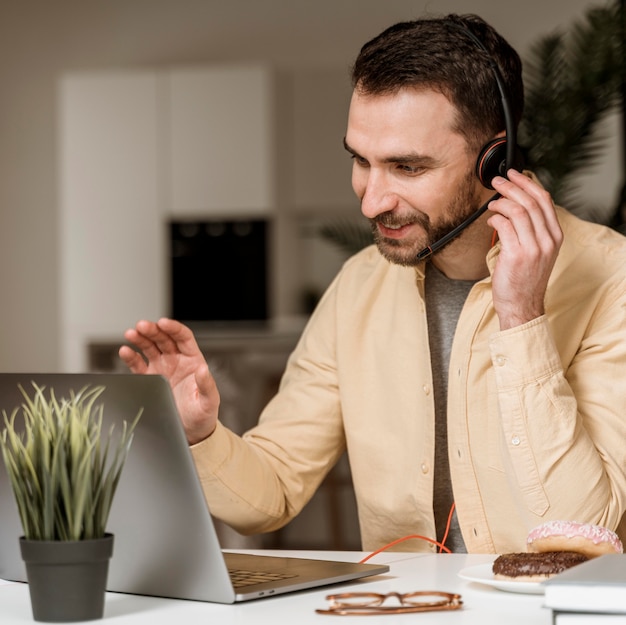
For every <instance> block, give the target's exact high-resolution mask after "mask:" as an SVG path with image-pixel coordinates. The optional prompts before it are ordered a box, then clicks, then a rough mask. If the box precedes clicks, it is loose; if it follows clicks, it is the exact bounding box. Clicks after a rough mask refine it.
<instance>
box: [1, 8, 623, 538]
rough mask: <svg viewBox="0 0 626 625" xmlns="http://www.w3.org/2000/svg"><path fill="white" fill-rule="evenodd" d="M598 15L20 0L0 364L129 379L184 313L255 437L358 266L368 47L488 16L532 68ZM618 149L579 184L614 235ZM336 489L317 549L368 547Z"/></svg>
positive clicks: (6, 107)
mask: <svg viewBox="0 0 626 625" xmlns="http://www.w3.org/2000/svg"><path fill="white" fill-rule="evenodd" d="M596 6H600V7H602V6H607V3H597V2H590V1H586V0H550V1H549V2H545V0H526V1H525V2H523V3H521V2H517V3H513V2H501V1H496V0H473V1H472V2H468V1H467V0H428V1H426V0H411V1H409V0H385V1H384V2H381V1H380V0H319V1H317V2H312V1H307V0H93V1H91V2H85V1H84V0H55V1H54V2H49V1H48V0H21V1H20V2H7V1H6V0H5V1H4V2H2V6H1V8H0V84H1V85H2V92H1V94H0V215H1V227H0V284H1V285H2V293H3V294H2V297H1V298H0V370H3V371H32V370H38V371H82V370H116V369H117V368H118V367H119V363H118V362H117V358H116V352H117V347H118V346H119V344H120V341H121V340H122V333H123V331H124V330H125V329H126V328H127V327H129V326H132V325H134V323H135V322H136V321H137V320H138V319H139V318H152V319H154V318H157V317H159V316H162V315H173V316H176V317H177V318H179V319H183V320H186V321H189V322H190V323H191V325H192V326H193V327H194V329H196V330H197V332H198V336H199V338H200V343H201V345H202V347H203V349H204V350H205V352H206V354H207V358H208V359H209V360H210V362H211V364H212V366H213V367H214V369H215V371H216V374H217V376H218V377H219V378H220V380H221V383H222V387H221V388H222V394H223V395H224V398H225V401H224V414H223V418H224V420H225V421H226V422H227V423H228V424H230V425H231V426H232V427H234V428H235V429H244V428H245V427H248V426H249V425H251V424H252V423H253V422H254V421H255V420H256V417H257V415H258V410H259V407H260V406H261V405H262V404H263V403H264V401H265V400H266V399H267V398H268V397H269V395H271V393H272V392H273V391H274V389H275V386H276V383H277V379H278V376H279V375H280V372H281V371H282V367H283V366H284V362H285V360H286V357H287V355H288V353H289V351H290V350H291V349H292V347H293V345H294V344H295V341H296V340H297V337H298V334H299V332H300V330H301V328H302V326H303V324H304V323H305V321H306V318H307V315H308V313H309V312H310V310H311V307H312V306H313V305H314V303H315V301H316V299H317V298H318V297H319V294H320V293H321V292H322V291H323V290H324V288H325V287H326V286H327V285H328V283H329V282H330V280H331V279H332V277H333V276H334V274H335V272H336V271H337V270H338V268H339V267H340V265H341V263H342V262H343V260H344V259H345V257H346V252H344V251H342V250H341V249H340V248H339V247H338V246H337V245H335V244H333V242H332V241H330V240H329V239H328V237H324V236H322V235H321V234H320V231H321V230H323V227H324V226H325V225H327V224H328V223H333V222H334V220H336V219H337V218H341V219H345V220H346V221H347V222H353V221H354V222H355V223H358V219H359V208H358V203H357V202H356V200H355V198H354V197H353V194H352V190H351V187H350V159H349V157H348V155H347V154H346V153H345V152H344V150H343V147H342V139H343V136H344V130H345V122H346V117H347V108H348V102H349V98H350V85H349V69H350V66H351V63H352V61H353V59H354V58H355V55H356V53H357V52H358V50H359V48H360V46H361V45H362V44H363V43H364V42H365V41H366V40H368V39H369V38H371V37H373V36H374V35H376V34H377V33H378V32H380V31H381V30H382V29H384V28H385V27H387V26H389V25H391V24H392V23H394V22H397V21H400V20H406V19H412V18H415V17H419V16H422V15H425V14H441V13H448V12H460V13H465V12H474V13H478V14H479V15H481V16H482V17H483V18H485V19H486V20H487V21H488V22H490V23H491V24H493V25H494V26H495V27H496V28H497V29H498V30H499V31H500V32H501V33H502V34H503V35H504V36H505V37H506V38H507V39H508V40H509V42H510V43H511V44H512V45H513V46H514V47H515V48H516V49H517V50H518V51H519V52H520V54H521V56H522V58H523V59H524V58H526V57H527V56H528V55H530V54H531V50H532V47H533V44H534V43H535V42H536V41H537V40H538V39H540V38H542V37H545V36H547V35H550V34H551V33H554V32H563V31H568V29H569V28H570V27H571V25H572V24H573V23H574V22H575V21H576V20H579V19H581V18H582V17H583V16H584V15H585V14H586V12H587V11H589V10H590V9H592V8H593V7H596ZM547 91H550V89H549V88H548V89H547ZM557 104H558V103H557ZM601 133H602V136H603V137H604V141H603V143H602V146H601V149H599V150H598V151H597V152H598V153H597V154H596V159H595V161H594V165H593V167H592V168H591V169H590V170H589V171H586V172H585V173H584V174H577V175H576V182H577V183H578V184H577V193H578V203H579V204H580V205H587V206H589V207H590V209H589V213H588V214H589V215H590V216H591V217H593V218H595V219H597V220H599V221H608V220H609V219H610V218H611V211H613V210H614V209H615V207H616V206H617V204H618V202H619V194H620V192H621V189H622V185H623V184H624V155H623V145H622V137H623V126H622V120H621V115H620V112H619V110H617V109H615V110H610V111H608V113H607V114H606V115H605V116H604V117H603V119H602V121H601ZM209 243H210V244H209ZM242 388H243V389H245V392H242ZM244 395H245V397H244ZM333 479H334V478H333ZM337 480H338V484H339V486H338V487H337V488H341V487H342V485H345V484H346V483H347V479H346V475H345V473H344V474H340V475H339V476H338V477H337ZM333 488H334V486H333ZM331 490H332V489H331ZM329 493H330V494H328V493H327V494H326V495H324V496H325V497H327V503H328V501H330V500H331V499H332V498H333V497H334V498H335V503H334V504H333V506H334V507H332V506H331V511H330V512H328V511H326V512H324V514H325V515H326V516H325V517H324V518H325V520H324V521H323V522H321V523H319V524H318V525H319V526H320V527H321V528H322V533H323V538H321V539H319V540H318V539H312V540H310V541H308V543H307V545H308V546H310V545H313V546H316V545H322V546H324V545H328V544H329V542H328V540H327V539H328V536H330V535H332V536H334V538H333V539H332V545H334V546H351V545H354V541H353V542H352V543H351V542H350V540H352V539H354V538H356V536H355V531H356V530H355V528H354V525H353V524H348V525H347V526H343V527H342V523H344V521H343V520H342V519H344V518H345V516H346V515H345V514H344V515H343V516H341V514H339V513H338V506H339V507H340V506H341V504H337V501H344V502H345V501H346V499H345V498H343V499H342V496H341V493H340V492H339V491H338V490H337V489H335V490H334V491H332V492H330V491H329ZM337 498H338V499H337ZM348 504H349V502H348ZM348 504H346V505H348ZM351 510H352V509H350V511H349V512H348V513H346V514H347V516H348V517H350V515H352V516H353V513H352V511H351ZM344 525H345V524H344ZM329 528H330V529H329ZM307 531H310V530H306V531H305V534H306V532H307ZM281 540H282V541H283V542H282V543H280V541H281ZM285 540H286V539H285V536H284V535H283V537H282V538H276V539H275V541H276V542H275V544H277V545H278V544H286V545H287V546H293V544H294V543H293V542H291V543H290V542H284V541H285ZM304 542H306V541H304ZM296 544H298V545H300V544H302V534H300V542H298V543H296Z"/></svg>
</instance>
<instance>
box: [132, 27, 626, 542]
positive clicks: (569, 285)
mask: <svg viewBox="0 0 626 625" xmlns="http://www.w3.org/2000/svg"><path fill="white" fill-rule="evenodd" d="M467 31H469V35H468V32H467ZM474 38H476V39H477V41H478V42H479V43H478V44H477V43H476V41H475V40H474ZM483 46H484V48H485V50H483ZM494 62H495V64H496V65H497V71H498V74H497V75H498V76H500V77H501V80H502V81H503V82H504V83H505V86H506V88H507V91H508V94H509V97H510V98H511V102H510V107H511V109H512V111H513V112H512V116H513V120H514V123H515V124H517V123H518V122H519V118H520V117H521V112H522V107H523V87H522V81H521V63H520V61H519V57H518V56H517V54H516V53H515V52H514V51H513V50H512V49H511V48H510V46H509V45H508V44H507V43H506V42H505V41H504V40H503V39H502V38H501V37H500V36H499V35H498V34H497V33H496V32H495V31H494V30H493V29H492V28H491V27H489V26H488V25H487V24H486V23H484V22H483V21H482V20H481V19H480V18H478V17H476V16H464V17H459V16H454V15H450V16H447V17H444V18H433V19H426V20H417V21H415V22H408V23H403V24H398V25H396V26H393V27H391V28H389V29H387V30H386V31H385V32H383V33H381V35H379V36H378V37H376V38H374V39H373V40H372V41H370V42H369V43H367V44H366V45H365V46H364V47H363V48H362V50H361V52H360V54H359V56H358V58H357V60H356V63H355V66H354V70H353V84H354V92H353V97H352V101H351V104H350V111H349V119H348V127H347V133H346V136H345V140H344V142H345V147H346V149H347V150H348V152H349V153H350V154H351V155H352V158H353V160H354V165H353V175H352V184H353V188H354V191H355V193H356V194H357V196H358V197H359V199H360V201H361V209H362V212H363V214H364V215H365V216H366V217H367V218H368V219H369V220H370V222H371V224H372V229H373V232H374V238H375V242H376V246H371V247H369V248H367V249H365V250H363V251H362V252H360V253H359V254H357V255H355V256H354V257H353V258H351V259H350V260H349V261H348V262H347V263H346V264H345V266H344V267H343V269H342V270H341V272H340V273H339V275H338V276H337V277H336V279H335V280H334V282H333V283H332V285H331V286H330V287H329V289H328V290H327V292H326V293H325V295H324V297H323V298H322V300H321V301H320V303H319V305H318V307H317V309H316V310H315V312H314V313H313V315H312V316H311V319H310V321H309V323H308V325H307V327H306V329H305V331H304V333H303V335H302V337H301V340H300V341H299V343H298V345H297V347H296V349H295V351H294V352H293V354H292V355H291V357H290V359H289V362H288V365H287V369H286V371H285V374H284V376H283V379H282V381H281V386H280V390H279V392H278V394H277V395H276V397H274V398H273V399H272V401H271V402H270V403H269V405H268V406H267V407H266V409H265V410H264V412H263V414H262V415H261V418H260V422H259V425H258V426H257V427H256V428H254V429H253V430H252V431H250V432H248V433H246V434H245V435H244V436H243V437H238V436H236V435H234V434H233V433H232V432H230V431H228V430H227V429H226V428H225V427H224V426H222V425H221V424H220V423H219V421H218V408H219V393H218V390H217V388H216V385H215V382H214V380H213V378H212V376H211V373H210V372H209V370H208V367H207V365H206V362H205V360H204V358H203V356H202V354H201V353H200V351H199V349H198V347H197V344H196V342H195V339H194V338H193V335H192V333H191V331H190V330H189V329H188V328H186V327H185V326H183V325H181V324H179V323H178V322H176V321H173V320H170V319H163V320H160V321H159V322H158V323H153V322H148V321H140V322H139V323H137V326H136V328H134V329H131V330H128V331H127V332H126V334H125V337H126V339H127V340H128V341H129V342H130V343H131V344H133V345H134V346H135V347H136V348H137V350H139V351H140V352H141V355H140V354H138V353H136V352H135V351H134V350H133V349H131V348H130V347H129V346H125V347H122V348H121V349H120V356H121V358H122V359H123V360H124V361H125V363H126V364H127V365H128V367H129V368H130V369H131V371H133V372H136V373H160V374H163V375H165V376H166V377H167V378H168V379H169V380H170V382H171V385H172V388H173V391H174V395H175V398H176V401H177V404H178V407H179V410H180V413H181V418H182V421H183V424H184V427H185V431H186V433H187V438H188V441H189V443H190V445H191V448H192V453H193V456H194V459H195V462H196V465H197V468H198V472H199V475H200V479H201V481H202V484H203V487H204V490H205V493H206V497H207V500H208V502H209V505H210V508H211V510H212V512H213V513H214V514H215V515H216V516H217V517H219V518H221V519H223V520H225V521H226V522H227V523H230V524H231V525H232V526H234V527H235V528H236V529H238V530H239V531H241V532H243V533H253V532H264V531H270V530H274V529H277V528H279V527H281V526H282V525H284V524H285V523H287V522H288V521H289V520H290V519H292V518H293V517H294V516H295V515H297V514H298V512H299V511H300V510H301V509H302V507H303V506H304V505H305V504H306V502H307V501H308V500H309V499H310V497H311V496H312V495H313V493H314V491H315V490H316V488H317V487H318V486H319V484H320V482H321V481H322V480H323V478H324V476H325V475H326V474H327V472H328V471H329V470H330V468H331V467H332V466H333V464H334V463H335V462H336V461H337V459H338V458H339V456H340V455H341V453H342V452H343V451H344V449H346V448H347V450H348V455H349V459H350V465H351V471H352V477H353V481H354V487H355V493H356V498H357V503H358V511H359V520H360V528H361V537H362V542H363V547H364V549H367V550H373V549H375V548H379V547H381V546H383V545H385V544H387V543H389V542H392V541H394V540H397V539H400V538H403V537H405V536H414V535H419V536H424V537H426V539H427V541H420V540H413V541H410V542H406V543H404V544H402V545H401V547H400V548H402V549H415V550H433V549H434V548H435V547H434V546H433V544H432V543H431V542H428V541H432V540H435V539H437V540H439V541H441V540H442V539H443V537H444V535H445V533H446V531H447V526H448V525H449V523H448V521H449V518H450V519H451V528H450V537H449V538H448V542H447V545H448V546H449V547H451V548H452V550H453V551H465V550H467V551H470V552H478V553H480V552H483V553H485V552H486V553H502V552H510V551H524V550H525V538H526V535H527V533H528V531H529V530H530V529H532V528H533V527H534V526H536V525H538V524H540V523H542V522H544V521H547V520H550V519H571V520H577V521H583V522H589V523H596V524H600V525H604V526H607V527H609V528H611V529H616V528H617V526H618V524H619V522H620V519H621V518H622V515H623V514H624V511H625V509H626V445H624V440H626V384H625V383H624V380H623V377H624V371H625V365H626V341H625V340H624V337H625V336H626V335H625V332H624V330H625V326H626V323H625V320H626V244H625V240H624V238H623V237H621V236H620V235H618V234H617V233H615V232H613V231H611V230H609V229H607V228H603V227H601V226H597V225H592V224H587V223H584V222H581V221H580V220H578V219H576V218H575V217H573V216H572V215H570V214H568V213H567V212H566V211H564V210H563V209H560V208H556V207H555V206H554V204H553V202H552V199H551V197H550V195H549V194H548V193H547V192H546V191H545V190H544V189H543V188H542V187H541V186H540V184H539V183H538V182H537V181H536V179H535V178H534V177H533V176H532V174H530V173H528V172H526V173H520V172H518V171H515V170H514V169H510V170H509V171H508V172H506V176H507V177H506V178H504V177H503V176H501V175H496V176H495V177H494V178H493V180H492V181H491V184H492V185H493V188H494V189H495V190H496V191H497V193H498V194H500V197H499V199H493V200H491V198H492V197H493V193H494V192H493V190H492V189H489V188H487V187H486V186H483V184H482V182H481V181H480V180H479V178H478V177H477V176H476V174H475V168H476V162H477V158H478V155H479V153H480V152H481V148H482V146H484V145H485V144H489V142H490V141H491V140H493V139H497V138H499V137H500V138H501V137H503V135H505V134H506V128H507V122H506V119H505V118H506V113H505V111H504V110H503V106H502V104H501V94H500V93H499V89H498V84H497V82H498V81H497V80H496V77H495V75H496V74H495V71H494V68H493V66H492V64H493V63H494ZM509 123H510V122H509ZM479 160H481V159H479ZM485 184H487V185H488V184H489V181H487V182H485ZM496 197H497V196H496ZM490 200H491V201H490ZM485 205H486V206H488V210H486V212H484V214H481V212H482V211H481V210H480V208H481V207H483V206H485ZM472 215H480V216H478V217H477V218H476V219H475V220H474V221H472V222H471V223H470V224H469V225H468V226H467V227H466V228H464V229H463V230H462V232H461V233H460V234H459V235H458V236H456V237H455V238H453V239H452V241H451V242H449V243H447V244H446V245H444V246H443V247H442V248H441V249H437V251H435V252H434V253H433V254H432V255H430V258H429V259H428V260H426V261H424V260H422V258H423V257H424V254H423V253H422V252H423V251H424V250H427V251H428V250H429V248H430V249H433V250H434V249H435V248H436V242H438V241H439V240H440V239H441V238H442V237H443V236H445V235H446V234H448V233H449V232H450V231H451V230H453V229H454V228H455V227H456V226H459V225H460V224H462V223H464V222H465V221H466V220H467V219H468V218H470V217H471V216H472ZM428 255H429V253H427V254H426V256H428ZM418 256H419V259H418ZM208 279H210V278H208ZM142 356H143V357H142ZM453 510H454V511H455V514H454V515H451V514H450V513H451V512H452V511H453Z"/></svg>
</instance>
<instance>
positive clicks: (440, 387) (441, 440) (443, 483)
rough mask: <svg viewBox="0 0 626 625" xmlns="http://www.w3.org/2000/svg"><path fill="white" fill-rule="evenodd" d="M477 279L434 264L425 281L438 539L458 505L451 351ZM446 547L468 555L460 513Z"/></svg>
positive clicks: (434, 498)
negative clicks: (449, 273)
mask: <svg viewBox="0 0 626 625" xmlns="http://www.w3.org/2000/svg"><path fill="white" fill-rule="evenodd" d="M475 283H476V281H475V280H450V279H449V278H447V277H446V276H445V275H444V274H443V273H441V272H440V271H439V270H438V269H437V268H436V267H435V266H434V265H433V264H432V263H430V262H429V263H427V264H426V278H425V282H424V287H425V298H426V316H427V320H428V337H429V344H430V358H431V366H432V371H433V393H434V399H435V478H434V480H435V482H434V494H433V508H434V512H435V526H436V529H437V540H438V541H440V542H441V540H442V539H443V537H444V532H445V528H446V523H447V520H448V515H449V513H450V508H451V507H452V503H453V502H454V494H453V492H452V483H451V481H450V464H449V461H448V426H447V413H448V408H447V405H448V367H449V364H450V351H451V349H452V340H453V338H454V332H455V330H456V324H457V321H458V319H459V315H460V314H461V309H462V308H463V304H464V303H465V300H466V299H467V296H468V294H469V292H470V290H471V288H472V286H474V284H475ZM446 547H448V549H450V550H451V551H453V552H455V553H466V552H467V549H466V547H465V543H464V541H463V536H462V535H461V530H460V528H459V523H458V520H457V517H456V514H455V515H454V516H453V518H452V523H451V525H450V530H449V533H448V537H447V539H446Z"/></svg>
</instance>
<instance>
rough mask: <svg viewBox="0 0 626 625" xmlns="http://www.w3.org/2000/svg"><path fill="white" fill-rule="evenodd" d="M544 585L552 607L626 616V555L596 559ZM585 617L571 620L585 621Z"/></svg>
mask: <svg viewBox="0 0 626 625" xmlns="http://www.w3.org/2000/svg"><path fill="white" fill-rule="evenodd" d="M543 584H544V587H545V606H546V607H548V608H551V609H552V610H555V611H563V612H595V613H597V614H606V613H617V614H618V615H622V616H626V554H609V555H604V556H599V557H597V558H592V559H591V560H588V561H587V562H583V563H582V564H577V565H576V566H573V567H572V568H570V569H567V570H566V571H563V572H562V573H559V574H558V575H555V576H554V577H552V578H550V579H549V580H547V581H545V582H544V583H543ZM559 616H560V615H559ZM581 619H582V617H581ZM581 619H579V621H575V620H572V621H571V622H572V623H574V622H581V623H582V622H583V621H582V620H581ZM555 622H559V623H560V622H565V621H555ZM568 622H569V621H568ZM602 622H604V621H602ZM620 622H621V621H620ZM625 622H626V619H625Z"/></svg>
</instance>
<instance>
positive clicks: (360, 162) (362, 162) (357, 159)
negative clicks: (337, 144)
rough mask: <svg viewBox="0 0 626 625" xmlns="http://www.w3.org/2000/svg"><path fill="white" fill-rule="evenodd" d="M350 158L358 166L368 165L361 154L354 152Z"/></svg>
mask: <svg viewBox="0 0 626 625" xmlns="http://www.w3.org/2000/svg"><path fill="white" fill-rule="evenodd" d="M350 158H351V159H352V160H353V161H354V162H355V163H356V164H357V165H358V166H359V167H369V163H368V162H367V160H365V159H364V158H363V157H362V156H358V155H356V154H352V155H351V156H350Z"/></svg>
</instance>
